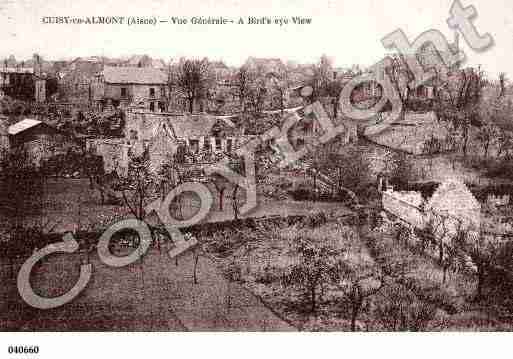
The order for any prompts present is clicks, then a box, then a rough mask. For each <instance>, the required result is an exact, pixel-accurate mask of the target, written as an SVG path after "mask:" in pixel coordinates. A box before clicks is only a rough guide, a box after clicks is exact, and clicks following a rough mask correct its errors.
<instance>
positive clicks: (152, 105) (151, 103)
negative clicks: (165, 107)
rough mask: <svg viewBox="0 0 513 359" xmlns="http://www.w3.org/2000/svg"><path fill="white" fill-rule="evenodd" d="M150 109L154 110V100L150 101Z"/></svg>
mask: <svg viewBox="0 0 513 359" xmlns="http://www.w3.org/2000/svg"><path fill="white" fill-rule="evenodd" d="M150 111H151V112H155V102H150Z"/></svg>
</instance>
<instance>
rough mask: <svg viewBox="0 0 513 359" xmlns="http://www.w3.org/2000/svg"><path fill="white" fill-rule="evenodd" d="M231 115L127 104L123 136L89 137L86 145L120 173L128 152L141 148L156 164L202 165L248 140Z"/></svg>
mask: <svg viewBox="0 0 513 359" xmlns="http://www.w3.org/2000/svg"><path fill="white" fill-rule="evenodd" d="M231 117H233V116H214V115H207V114H188V113H185V114H176V113H157V112H151V111H147V110H146V109H143V108H138V107H130V108H128V110H127V117H126V126H125V138H123V139H118V140H116V141H114V140H105V139H89V140H87V148H88V149H89V150H91V151H92V152H93V153H95V154H97V155H101V156H103V158H104V164H105V169H106V171H109V170H112V169H116V170H117V172H118V173H119V174H121V173H125V172H126V168H127V167H128V161H129V154H133V155H140V154H142V153H143V151H147V152H148V154H149V157H150V161H151V162H152V164H153V166H154V167H155V168H159V167H160V166H161V165H162V164H164V163H169V162H170V161H173V162H175V163H177V164H179V166H180V167H190V166H199V167H201V166H203V165H206V164H212V163H214V162H216V161H218V160H219V159H221V158H223V157H224V156H226V155H230V154H233V153H234V152H235V150H236V149H237V148H238V147H239V146H240V145H242V144H243V143H244V142H245V141H246V140H247V138H246V137H247V136H243V135H242V131H241V130H240V129H239V128H238V127H236V126H235V124H234V123H233V122H232V121H231V120H230V118H231ZM107 142H109V143H107ZM114 152H115V153H114Z"/></svg>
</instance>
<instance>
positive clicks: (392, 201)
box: [382, 178, 481, 239]
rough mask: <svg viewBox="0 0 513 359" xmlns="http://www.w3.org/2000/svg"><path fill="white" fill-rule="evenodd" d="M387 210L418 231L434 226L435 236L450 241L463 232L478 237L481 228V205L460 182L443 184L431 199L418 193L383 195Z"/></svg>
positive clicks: (391, 192) (404, 192)
mask: <svg viewBox="0 0 513 359" xmlns="http://www.w3.org/2000/svg"><path fill="white" fill-rule="evenodd" d="M382 205H383V209H384V210H385V211H387V212H388V213H390V214H392V215H394V216H396V217H397V218H399V219H400V220H401V221H403V222H405V223H407V224H409V225H411V226H412V227H414V228H418V229H425V228H427V227H428V226H432V228H433V230H434V231H435V233H434V234H435V235H440V236H442V235H443V236H445V237H446V239H449V238H450V237H451V236H454V235H455V234H456V232H457V231H458V230H460V229H465V230H467V231H468V232H469V233H473V234H477V233H478V232H479V230H480V227H481V203H480V202H479V201H478V200H477V199H476V198H475V197H474V195H473V194H472V192H471V191H470V190H469V189H468V187H467V186H466V185H465V184H464V183H463V182H461V181H460V180H458V179H455V178H451V179H448V180H446V181H445V182H443V183H441V184H440V185H439V186H438V187H437V188H436V190H435V191H434V193H433V194H432V195H431V196H430V197H429V198H423V197H422V195H421V193H419V192H415V191H394V190H393V188H391V187H387V188H386V189H385V190H384V191H383V192H382Z"/></svg>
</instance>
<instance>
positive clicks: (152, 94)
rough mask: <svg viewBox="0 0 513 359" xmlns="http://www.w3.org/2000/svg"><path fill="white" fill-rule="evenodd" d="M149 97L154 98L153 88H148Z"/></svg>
mask: <svg viewBox="0 0 513 359" xmlns="http://www.w3.org/2000/svg"><path fill="white" fill-rule="evenodd" d="M150 97H151V98H153V97H155V89H154V88H153V87H152V88H150Z"/></svg>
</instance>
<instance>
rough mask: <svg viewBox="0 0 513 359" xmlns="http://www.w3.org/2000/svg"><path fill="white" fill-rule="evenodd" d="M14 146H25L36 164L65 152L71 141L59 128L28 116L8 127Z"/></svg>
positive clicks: (10, 140) (10, 141)
mask: <svg viewBox="0 0 513 359" xmlns="http://www.w3.org/2000/svg"><path fill="white" fill-rule="evenodd" d="M8 134H9V143H10V146H11V147H12V148H17V147H20V146H23V148H25V150H27V152H28V154H29V158H30V159H31V160H32V162H33V163H34V164H35V165H36V166H40V164H41V160H45V159H48V158H50V157H52V156H54V155H56V154H62V153H65V152H66V150H67V147H68V144H69V143H70V141H68V138H67V136H65V135H64V134H63V133H62V132H60V131H59V130H57V129H55V128H53V127H52V126H49V125H47V124H46V123H44V122H42V121H38V120H33V119H29V118H26V119H24V120H22V121H19V122H17V123H15V124H14V125H12V126H10V127H9V128H8Z"/></svg>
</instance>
